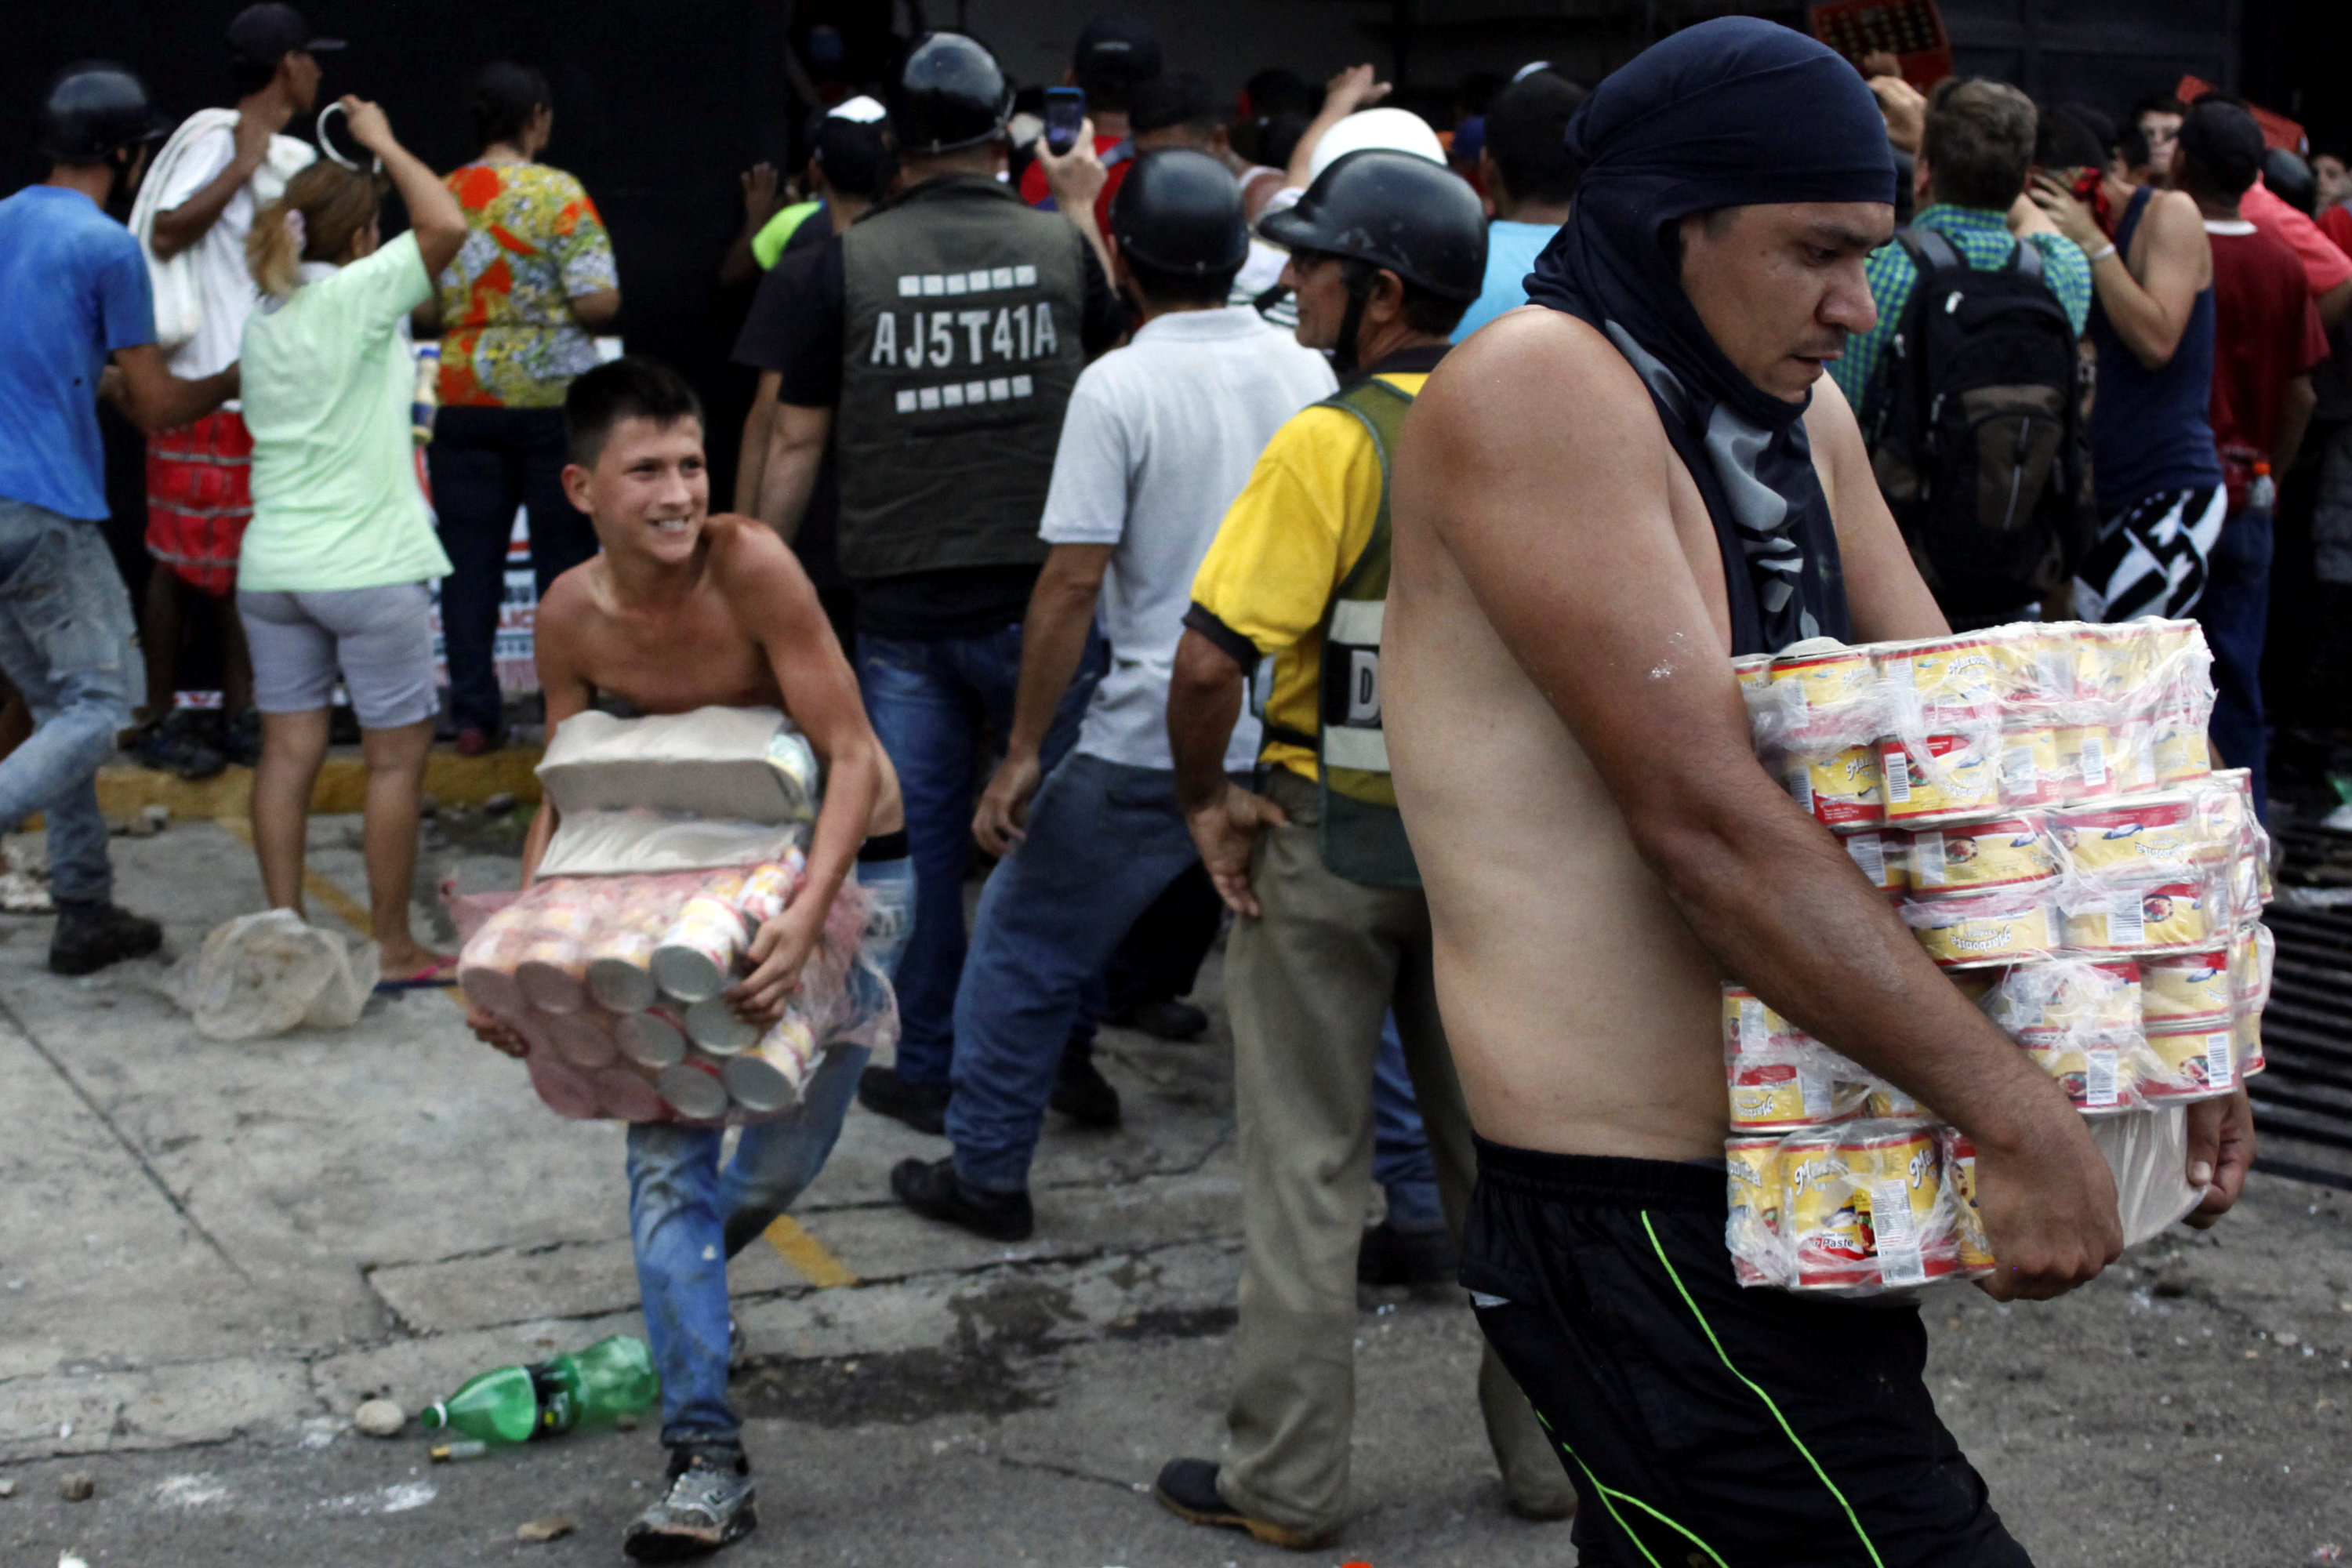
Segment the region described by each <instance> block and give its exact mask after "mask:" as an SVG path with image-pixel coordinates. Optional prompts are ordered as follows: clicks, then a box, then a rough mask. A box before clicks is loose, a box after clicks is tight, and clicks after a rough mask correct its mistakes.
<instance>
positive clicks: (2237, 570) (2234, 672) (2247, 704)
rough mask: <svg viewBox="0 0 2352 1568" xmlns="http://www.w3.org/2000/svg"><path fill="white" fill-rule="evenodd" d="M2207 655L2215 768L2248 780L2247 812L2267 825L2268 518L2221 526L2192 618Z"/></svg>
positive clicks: (2235, 518)
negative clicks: (2239, 772)
mask: <svg viewBox="0 0 2352 1568" xmlns="http://www.w3.org/2000/svg"><path fill="white" fill-rule="evenodd" d="M2191 613H2192V614H2194V615H2195V616H2196V617H2197V620H2198V624H2200V626H2203V627H2204V628H2205V641H2206V644H2207V646H2208V647H2210V648H2212V650H2213V721H2212V725H2211V728H2210V734H2211V736H2212V740H2213V749H2214V750H2215V751H2217V752H2220V753H2221V762H2222V763H2224V764H2225V765H2227V766H2230V767H2233V768H2246V769H2249V770H2250V771H2252V774H2253V780H2252V783H2253V789H2254V810H2255V812H2256V813H2257V814H2258V815H2259V816H2261V817H2262V820H2263V826H2265V827H2267V826H2270V820H2271V796H2270V750H2271V729H2270V725H2269V723H2268V722H2267V721H2266V720H2265V718H2264V716H2263V636H2264V634H2265V632H2266V630H2267V628H2268V626H2269V623H2270V616H2271V512H2270V509H2269V508H2267V507H2251V506H2249V507H2242V508H2240V509H2239V510H2236V511H2233V512H2231V514H2230V515H2229V517H2228V518H2227V519H2225V520H2224V521H2222V524H2221V538H2220V539H2219V540H2217V541H2216V542H2214V545H2213V553H2212V554H2211V555H2210V557H2208V558H2207V560H2206V563H2205V592H2204V594H2203V595H2202V596H2200V598H2199V599H2198V601H2197V608H2196V609H2195V610H2194V611H2193V612H2191Z"/></svg>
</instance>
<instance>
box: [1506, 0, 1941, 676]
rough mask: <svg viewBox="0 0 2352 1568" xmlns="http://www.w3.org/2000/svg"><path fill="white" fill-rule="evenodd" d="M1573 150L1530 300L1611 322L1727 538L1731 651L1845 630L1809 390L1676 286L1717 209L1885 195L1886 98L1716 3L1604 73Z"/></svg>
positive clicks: (1826, 56) (1606, 326) (1831, 62)
mask: <svg viewBox="0 0 2352 1568" xmlns="http://www.w3.org/2000/svg"><path fill="white" fill-rule="evenodd" d="M1568 146H1569V152H1570V154H1571V155H1572V156H1574V157H1575V158H1576V160H1577V161H1578V162H1579V163H1580V165H1581V166H1582V173H1581V174H1580V177H1579V183H1578V185H1577V192H1576V205H1575V206H1574V208H1573V209H1572V210H1571V212H1570V216H1569V220H1568V222H1567V223H1566V224H1565V225H1564V226H1562V227H1561V228H1560V231H1559V235H1558V236H1557V237H1555V238H1554V239H1553V240H1552V242H1551V244H1550V245H1549V247H1546V248H1545V250H1544V252H1543V254H1542V255H1541V256H1540V257H1538V258H1537V260H1536V267H1535V270H1534V271H1533V272H1531V273H1529V274H1528V279H1527V289H1528V299H1529V300H1532V301H1533V302H1534V303H1536V304H1538V305H1549V306H1550V307H1551V308H1553V309H1554V310H1565V311H1567V312H1568V313H1569V314H1570V315H1573V316H1576V317H1578V318H1580V319H1581V320H1583V321H1588V322H1590V323H1591V325H1592V326H1593V327H1595V328H1597V329H1598V330H1599V331H1602V332H1604V333H1606V334H1607V335H1608V337H1609V340H1610V341H1611V342H1613V343H1615V344H1616V345H1617V348H1618V352H1620V353H1622V354H1623V355H1624V356H1625V358H1626V360H1627V361H1628V362H1629V363H1632V365H1633V368H1634V369H1635V370H1636V371H1638V372H1639V373H1640V374H1641V376H1642V380H1643V382H1644V383H1645V384H1647V385H1648V387H1649V389H1650V396H1651V399H1652V401H1653V402H1654V403H1655V404H1656V405H1657V410H1658V417H1659V419H1660V421H1661V422H1663V423H1664V426H1665V429H1666V436H1667V438H1668V439H1669V440H1671V441H1672V442H1673V443H1674V447H1675V452H1676V453H1678V454H1679V455H1680V456H1681V458H1682V460H1683V463H1684V466H1685V467H1686V468H1689V470H1690V475H1691V478H1692V479H1693V480H1694V481H1696V484H1697V486H1698V489H1699V494H1700V496H1701V497H1702V498H1704V500H1706V510H1707V516H1708V518H1709V519H1710V520H1711V521H1713V522H1714V524H1715V532H1716V538H1717V542H1718V543H1719V544H1720V545H1721V547H1722V550H1723V557H1724V577H1725V582H1726V585H1727V588H1728V590H1729V596H1730V602H1731V651H1732V652H1733V653H1734V654H1747V653H1769V652H1776V651H1778V650H1779V649H1780V648H1783V647H1787V646H1788V645H1789V644H1790V643H1793V642H1801V641H1802V640H1804V639H1805V638H1807V637H1838V638H1841V639H1848V638H1850V637H1851V636H1852V632H1853V626H1852V621H1851V619H1850V617H1849V616H1848V614H1847V611H1846V598H1845V578H1844V574H1843V571H1842V570H1841V569H1840V566H1839V563H1838V548H1837V535H1836V532H1835V531H1834V530H1833V529H1832V526H1831V521H1830V509H1829V500H1828V498H1827V497H1825V496H1824V495H1823V494H1822V486H1821V480H1820V478H1819V476H1818V475H1816V474H1815V473H1814V471H1813V464H1812V453H1811V447H1810V446H1809V444H1808V443H1807V441H1806V438H1805V426H1804V412H1805V407H1806V405H1804V404H1794V403H1786V402H1783V401H1782V400H1780V398H1777V397H1774V396H1772V395H1770V394H1769V393H1767V392H1765V391H1763V390H1762V389H1761V388H1759V387H1758V386H1757V385H1756V384H1755V383H1754V382H1751V381H1749V380H1748V378H1747V377H1746V376H1745V375H1743V374H1740V373H1739V371H1738V370H1737V369H1735V368H1734V367H1733V365H1732V363H1731V362H1730V361H1729V360H1727V359H1726V358H1725V357H1724V355H1723V351H1722V350H1720V349H1718V348H1717V347H1716V344H1715V340H1714V339H1713V338H1712V337H1711V336H1709V335H1708V332H1707V330H1706V325H1705V324H1704V323H1703V322H1702V321H1700V320H1699V317H1698V312H1697V311H1696V310H1695V309H1694V308H1693V307H1692V305H1691V302H1690V300H1689V298H1688V296H1686V295H1685V293H1684V292H1683V289H1682V282H1681V276H1682V263H1681V240H1680V231H1679V228H1678V225H1679V224H1680V222H1681V220H1682V219H1683V218H1684V217H1685V216H1688V215H1690V214H1692V213H1698V212H1707V211H1711V210H1713V209H1715V208H1717V207H1727V206H1748V205H1762V204H1767V203H1777V202H1889V203H1891V202H1892V201H1893V200H1894V199H1895V163H1894V159H1893V156H1892V154H1891V153H1889V151H1888V149H1887V144H1886V131H1885V121H1883V120H1882V118H1881V117H1880V115H1879V112H1878V107H1877V103H1876V100H1874V99H1873V98H1872V97H1871V95H1870V89H1868V88H1867V87H1865V86H1864V85H1863V81H1862V78H1861V77H1860V76H1858V75H1857V74H1855V71H1854V68H1853V67H1852V66H1850V65H1848V64H1847V63H1846V62H1845V61H1844V60H1843V59H1841V58H1839V57H1838V56H1837V55H1835V54H1834V53H1832V51H1830V50H1829V49H1828V48H1826V47H1822V45H1821V44H1818V43H1816V42H1814V41H1813V40H1812V39H1811V38H1808V37H1805V36H1804V35H1802V34H1801V33H1796V32H1792V31H1790V29H1789V28H1786V27H1782V26H1776V25H1775V24H1772V23H1769V22H1759V21H1756V20H1754V19H1752V18H1749V17H1744V16H1732V17H1724V18H1720V19H1718V20H1716V21H1712V22H1705V23H1702V24H1700V25H1699V26H1695V27H1686V28H1685V29H1684V30H1683V31H1681V32H1679V33H1676V34H1675V35H1674V36H1673V37H1669V38H1667V39H1665V40H1664V42H1662V43H1659V44H1657V45H1655V46H1654V47H1651V48H1649V49H1647V50H1645V51H1644V52H1643V53H1642V54H1641V55H1639V56H1637V57H1636V58H1634V59H1633V60H1632V61H1631V62H1629V63H1628V64H1627V65H1625V66H1624V67H1623V68H1621V69H1620V70H1618V71H1617V72H1616V73H1615V74H1613V75H1612V76H1611V77H1609V78H1608V79H1606V80H1604V81H1603V82H1602V83H1601V86H1600V88H1599V89H1598V90H1596V91H1595V92H1594V93H1593V95H1592V97H1591V100H1588V101H1587V102H1586V103H1585V105H1584V107H1583V109H1582V110H1580V111H1579V112H1578V114H1577V117H1576V119H1575V120H1574V121H1571V122H1570V125H1569V128H1568ZM1741 563H1744V564H1745V566H1746V570H1745V571H1742V570H1741V569H1740V565H1741Z"/></svg>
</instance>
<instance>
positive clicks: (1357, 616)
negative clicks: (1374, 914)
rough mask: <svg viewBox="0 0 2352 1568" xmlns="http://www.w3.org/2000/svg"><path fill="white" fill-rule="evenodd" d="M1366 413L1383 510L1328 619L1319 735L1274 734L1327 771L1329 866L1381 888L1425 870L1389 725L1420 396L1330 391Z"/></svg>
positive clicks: (1385, 387) (1332, 400) (1413, 884)
mask: <svg viewBox="0 0 2352 1568" xmlns="http://www.w3.org/2000/svg"><path fill="white" fill-rule="evenodd" d="M1323 401H1324V406H1326V407H1328V408H1338V409H1341V410H1344V411H1345V412H1346V413H1347V414H1348V415H1349V416H1351V417H1353V418H1355V419H1356V420H1358V421H1360V423H1361V424H1362V425H1363V426H1364V432H1365V434H1366V435H1368V436H1370V437H1371V441H1372V451H1373V453H1374V455H1376V456H1377V457H1378V458H1380V460H1381V510H1380V512H1379V514H1378V515H1377V516H1376V517H1375V518H1374V519H1373V521H1372V536H1371V538H1370V541H1368V542H1366V543H1365V545H1364V552H1363V553H1362V554H1361V555H1360V556H1358V557H1357V558H1356V563H1355V564H1354V565H1353V566H1351V567H1349V569H1348V574H1347V576H1346V577H1345V578H1344V579H1342V580H1341V582H1340V584H1339V590H1338V591H1337V592H1336V593H1335V594H1334V595H1332V599H1331V605H1330V608H1329V609H1328V610H1327V611H1326V612H1325V613H1324V617H1323V665H1322V679H1321V685H1320V692H1319V699H1318V702H1317V712H1316V733H1315V735H1314V736H1313V737H1312V738H1309V737H1307V736H1304V735H1294V734H1290V733H1287V732H1285V731H1278V730H1277V729H1276V727H1275V726H1272V725H1269V726H1268V727H1267V731H1266V732H1267V734H1268V735H1269V736H1270V737H1272V738H1274V739H1278V740H1284V741H1288V742H1292V743H1295V744H1298V745H1306V746H1311V747H1312V748H1313V750H1314V752H1315V757H1316V761H1317V763H1318V768H1317V770H1316V771H1317V772H1318V773H1319V774H1320V775H1321V795H1322V809H1323V821H1322V826H1321V827H1320V828H1319V829H1318V837H1317V845H1318V848H1319V849H1320V851H1321V853H1322V857H1323V864H1324V867H1325V868H1327V869H1328V870H1329V871H1330V872H1331V874H1332V875H1334V876H1336V877H1344V878H1346V879H1348V880H1349V881H1350V882H1360V883H1362V884H1364V885H1365V886H1367V887H1373V888H1418V887H1420V886H1421V871H1420V868H1418V867H1416V866H1415V865H1414V864H1413V859H1412V845H1411V844H1409V843H1408V842H1406V840H1405V836H1404V818H1403V817H1402V816H1400V815H1398V812H1397V803H1396V784H1395V782H1394V781H1393V780H1392V779H1391V778H1390V776H1389V745H1388V737H1387V736H1386V734H1385V733H1383V732H1382V731H1381V621H1382V619H1383V617H1384V615H1385V612H1386V611H1387V608H1388V596H1389V539H1390V534H1389V465H1390V458H1389V455H1390V453H1391V451H1392V450H1393V449H1394V448H1395V446H1396V440H1397V434H1398V432H1399V431H1400V430H1401V429H1402V428H1403V426H1404V416H1405V410H1406V409H1408V408H1410V407H1412V393H1410V392H1404V391H1401V390H1399V389H1398V388H1397V387H1395V386H1394V385H1391V384H1390V383H1388V382H1385V381H1382V380H1381V379H1380V378H1378V377H1377V376H1368V377H1366V378H1365V379H1364V380H1362V381H1360V382H1359V383H1357V384H1355V385H1353V386H1350V387H1348V388H1347V389H1345V390H1344V391H1341V392H1339V393H1336V394H1334V395H1332V396H1330V397H1328V398H1325V399H1324V400H1323Z"/></svg>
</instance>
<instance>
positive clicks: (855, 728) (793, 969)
mask: <svg viewBox="0 0 2352 1568" xmlns="http://www.w3.org/2000/svg"><path fill="white" fill-rule="evenodd" d="M750 522H751V520H749V519H728V520H719V519H714V520H712V525H711V533H712V543H711V570H712V572H713V574H715V576H716V578H717V581H718V583H719V588H720V591H721V592H722V593H723V594H725V595H726V597H727V603H728V606H729V608H730V610H732V611H733V613H734V615H735V616H736V618H737V619H738V620H739V621H740V623H741V625H742V626H744V627H745V629H747V630H748V631H750V632H751V636H752V637H754V638H755V639H756V640H757V641H758V642H759V644H760V647H761V648H762V649H763V650H764V651H765V652H766V654H767V658H768V666H769V668H770V669H771V670H772V671H773V672H774V675H775V678H776V687H777V689H778V690H779V691H780V692H781V693H782V696H783V700H784V711H786V712H787V713H789V714H791V715H792V718H793V722H794V723H795V724H797V725H799V726H800V731H801V733H802V734H803V735H805V736H807V737H808V742H809V745H810V746H811V747H813V748H814V750H815V752H816V754H817V757H818V760H819V761H821V762H822V763H824V804H823V805H821V806H819V807H818V809H817V817H816V831H815V832H814V835H812V837H811V838H810V840H809V850H808V880H807V881H806V882H805V883H804V884H803V886H802V888H801V890H800V891H799V892H798V893H797V894H795V895H794V896H793V901H792V904H791V906H790V907H789V908H787V909H786V910H784V911H783V912H782V914H780V915H777V916H776V917H775V918H774V919H773V920H771V921H768V922H767V923H766V924H765V925H763V926H761V928H760V930H759V932H758V934H757V935H756V936H754V937H753V939H752V942H751V960H752V963H753V965H754V967H753V969H752V971H751V973H750V974H749V975H747V976H745V977H744V978H743V979H742V980H740V981H738V982H737V983H736V984H735V985H734V986H733V987H732V988H731V989H730V990H729V992H728V993H727V994H728V999H729V1000H730V1002H732V1003H733V1004H734V1006H735V1009H736V1011H737V1012H738V1013H740V1015H741V1016H744V1017H745V1018H747V1019H749V1020H751V1021H752V1022H755V1023H761V1024H767V1023H772V1022H773V1021H774V1019H775V1017H776V1016H777V1015H778V1014H779V1013H781V1012H782V1010H783V1005H784V998H785V996H786V995H787V994H789V993H790V992H791V991H792V989H793V986H795V985H797V984H799V983H800V973H801V967H802V965H803V963H806V962H807V961H808V956H809V954H810V953H811V952H814V950H815V947H816V943H817V941H818V939H819V938H821V937H822V936H823V935H824V921H825V916H826V915H827V914H829V913H831V912H832V910H833V900H834V899H835V896H836V895H838V894H839V893H840V891H841V885H842V883H844V882H845V881H846V880H848V878H849V872H850V868H851V867H852V866H853V865H854V864H855V863H856V858H857V848H858V846H859V845H861V844H863V843H864V842H865V841H866V834H867V832H868V831H869V830H870V829H871V828H872V826H873V825H874V816H875V807H876V805H877V803H878V802H879V801H880V800H881V799H882V795H883V792H884V789H885V787H886V781H887V780H888V779H889V777H890V774H889V772H888V768H889V764H888V763H887V761H886V760H885V759H884V757H883V754H882V742H880V741H879V740H878V739H877V738H876V736H875V733H874V726H873V724H872V723H871V722H870V721H868V720H867V718H866V704H865V703H864V702H863V701H862V700H860V699H859V697H858V694H857V677H856V674H855V673H854V672H852V670H851V669H850V668H849V660H848V658H846V657H845V656H844V655H843V653H842V651H841V644H840V642H839V641H838V640H837V639H836V638H835V637H834V635H833V626H832V624H831V623H830V622H828V621H827V620H826V619H825V615H824V606H823V605H819V604H818V603H817V597H816V589H815V588H814V586H813V585H812V584H810V582H809V580H808V574H807V573H805V572H803V571H802V570H801V564H800V563H799V562H798V561H797V560H795V559H794V558H793V552H791V551H789V550H787V549H785V548H784V546H783V543H782V541H780V540H778V539H777V538H776V536H775V535H774V534H773V533H772V532H770V531H767V530H766V529H762V528H757V527H752V526H750Z"/></svg>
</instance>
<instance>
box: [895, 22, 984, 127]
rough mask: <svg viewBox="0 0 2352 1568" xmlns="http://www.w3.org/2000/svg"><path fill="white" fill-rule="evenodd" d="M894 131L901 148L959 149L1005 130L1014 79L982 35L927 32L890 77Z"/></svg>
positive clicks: (910, 46) (911, 47)
mask: <svg viewBox="0 0 2352 1568" xmlns="http://www.w3.org/2000/svg"><path fill="white" fill-rule="evenodd" d="M888 102H889V108H890V130H891V133H892V135H893V136H894V137H895V138H896V139H897V145H898V151H899V152H901V153H914V154H916V155H917V156H923V155H927V154H929V153H956V152H961V150H963V149H964V148H966V147H977V146H979V145H980V144H981V143H982V142H986V141H988V140H990V139H991V138H992V137H994V136H997V135H999V134H1001V133H1002V132H1003V130H1004V122H1005V121H1006V120H1007V119H1009V118H1010V117H1011V116H1012V113H1013V83H1012V82H1011V81H1010V80H1008V79H1006V78H1005V75H1004V68H1003V67H1002V66H1000V65H998V64H997V63H996V57H995V56H994V55H992V54H990V53H989V52H988V47H987V46H986V45H984V44H982V42H981V41H980V40H979V39H977V38H972V37H965V36H964V35H963V34H961V33H925V34H924V35H923V36H922V37H919V38H917V39H916V40H915V41H914V42H913V43H912V44H910V45H908V47H907V54H906V58H903V59H901V60H900V61H899V62H898V72H897V74H896V75H894V76H893V77H892V78H891V79H890V90H889V94H888Z"/></svg>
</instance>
